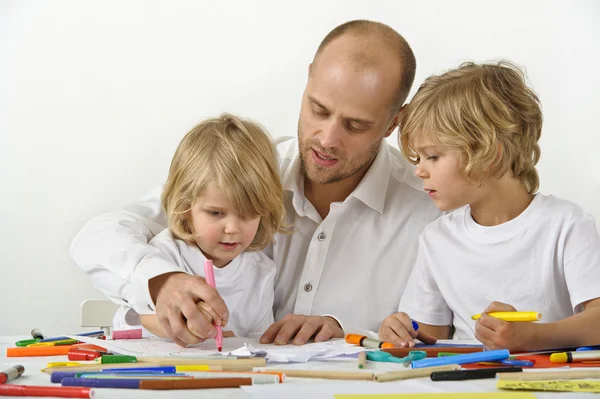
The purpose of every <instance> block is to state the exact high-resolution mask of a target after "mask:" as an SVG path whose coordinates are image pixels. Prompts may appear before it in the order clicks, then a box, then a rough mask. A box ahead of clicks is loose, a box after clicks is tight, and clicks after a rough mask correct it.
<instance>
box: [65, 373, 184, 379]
mask: <svg viewBox="0 0 600 399" xmlns="http://www.w3.org/2000/svg"><path fill="white" fill-rule="evenodd" d="M75 377H77V378H103V379H107V378H129V379H138V380H143V379H160V378H173V377H189V376H188V375H187V374H185V373H77V375H76V376H75Z"/></svg>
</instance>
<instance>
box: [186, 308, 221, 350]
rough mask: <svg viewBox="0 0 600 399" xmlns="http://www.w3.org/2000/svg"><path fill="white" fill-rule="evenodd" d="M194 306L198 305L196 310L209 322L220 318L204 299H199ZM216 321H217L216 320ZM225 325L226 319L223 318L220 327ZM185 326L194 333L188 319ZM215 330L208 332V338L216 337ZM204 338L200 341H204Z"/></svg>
mask: <svg viewBox="0 0 600 399" xmlns="http://www.w3.org/2000/svg"><path fill="white" fill-rule="evenodd" d="M196 306H198V310H199V311H200V313H201V314H202V316H204V318H205V319H206V321H207V322H209V323H210V324H212V323H213V320H221V319H220V318H219V317H218V316H217V313H216V312H215V311H214V309H213V308H211V307H210V305H209V304H207V303H206V302H204V301H200V302H198V303H197V304H196ZM217 323H218V322H217ZM226 325H227V321H226V320H225V321H224V322H223V324H221V327H225V326H226ZM186 327H187V328H188V330H190V332H191V333H192V334H196V332H195V331H194V330H193V326H192V324H191V323H190V322H189V321H188V322H186ZM216 335H217V332H216V329H215V330H213V332H212V333H211V334H210V336H209V337H208V338H214V337H216ZM204 341H205V340H204V339H202V340H201V341H200V342H204Z"/></svg>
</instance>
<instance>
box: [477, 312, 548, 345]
mask: <svg viewBox="0 0 600 399" xmlns="http://www.w3.org/2000/svg"><path fill="white" fill-rule="evenodd" d="M516 311H517V309H515V308H514V307H513V306H511V305H508V304H506V303H501V302H492V303H491V304H490V306H488V307H487V309H485V310H484V313H483V314H482V315H481V317H480V318H479V319H478V320H477V322H476V323H475V338H477V339H478V340H479V341H481V343H482V344H483V345H484V346H485V347H486V348H487V349H508V350H510V351H521V350H527V349H528V348H530V347H531V346H532V344H533V342H534V338H535V330H536V328H537V325H536V324H534V323H527V322H509V321H504V320H500V319H496V318H495V317H492V316H490V315H488V314H487V313H491V312H516Z"/></svg>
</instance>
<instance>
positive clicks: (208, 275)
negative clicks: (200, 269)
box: [204, 259, 223, 352]
mask: <svg viewBox="0 0 600 399" xmlns="http://www.w3.org/2000/svg"><path fill="white" fill-rule="evenodd" d="M204 279H205V280H206V283H207V284H208V285H210V286H211V287H213V288H215V289H216V288H217V284H216V282H215V271H214V270H213V263H212V260H210V259H207V260H205V261H204ZM215 328H216V329H217V336H216V337H215V343H216V344H217V350H218V351H219V352H221V351H222V350H223V330H222V329H221V326H217V325H215Z"/></svg>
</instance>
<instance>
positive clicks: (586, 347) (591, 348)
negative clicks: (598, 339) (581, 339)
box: [575, 345, 600, 352]
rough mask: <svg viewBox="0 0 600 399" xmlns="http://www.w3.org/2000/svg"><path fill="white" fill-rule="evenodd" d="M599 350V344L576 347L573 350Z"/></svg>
mask: <svg viewBox="0 0 600 399" xmlns="http://www.w3.org/2000/svg"><path fill="white" fill-rule="evenodd" d="M597 350H600V345H598V346H582V347H581V348H577V349H576V350H575V352H579V351H597Z"/></svg>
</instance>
